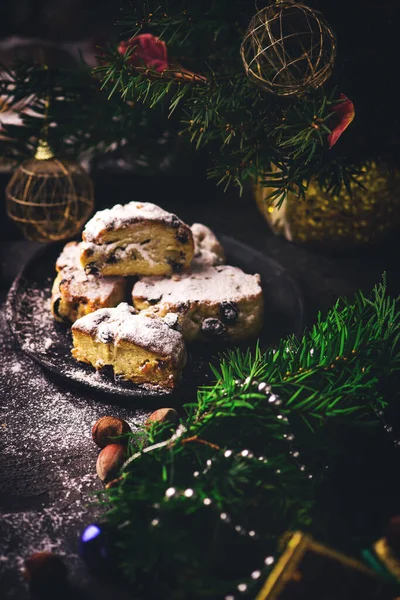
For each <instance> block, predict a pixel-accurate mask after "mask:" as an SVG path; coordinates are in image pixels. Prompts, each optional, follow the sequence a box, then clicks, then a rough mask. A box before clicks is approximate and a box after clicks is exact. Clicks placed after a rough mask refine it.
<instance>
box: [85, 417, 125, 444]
mask: <svg viewBox="0 0 400 600" xmlns="http://www.w3.org/2000/svg"><path fill="white" fill-rule="evenodd" d="M127 433H131V428H130V427H129V425H128V423H127V422H126V421H124V420H123V419H120V418H119V417H101V419H99V420H98V421H97V422H96V423H95V424H94V425H93V427H92V439H93V441H94V443H95V444H97V446H99V447H100V448H105V447H106V446H108V444H115V443H116V442H118V443H119V444H126V443H127V442H128V437H125V439H116V438H118V437H119V436H121V435H126V434H127Z"/></svg>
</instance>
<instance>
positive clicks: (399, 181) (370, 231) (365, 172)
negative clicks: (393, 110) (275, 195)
mask: <svg viewBox="0 0 400 600" xmlns="http://www.w3.org/2000/svg"><path fill="white" fill-rule="evenodd" d="M357 180H358V183H356V182H353V181H351V183H350V190H351V195H350V193H349V192H348V191H347V190H343V191H342V192H341V193H340V194H332V193H329V192H326V191H323V190H321V188H320V187H319V185H318V183H317V182H316V181H315V180H311V182H310V184H309V186H308V189H307V191H306V192H305V198H304V199H303V198H299V197H298V196H297V195H296V194H295V193H289V194H288V196H287V197H286V199H285V200H284V202H283V204H282V206H281V207H280V208H278V207H276V206H275V205H274V202H273V201H272V200H271V199H270V198H269V196H270V194H271V191H272V189H271V188H268V187H263V186H261V185H259V184H256V186H255V198H256V202H257V205H258V208H259V210H260V211H261V213H262V214H263V215H264V217H265V219H266V221H267V222H268V224H269V226H270V228H271V229H272V231H273V232H274V233H275V234H276V235H282V236H283V237H285V238H286V239H287V240H289V241H291V242H295V243H300V244H306V245H309V246H314V247H319V248H324V249H332V250H346V249H350V248H352V247H356V246H360V245H364V244H369V243H374V242H378V241H379V240H381V239H382V238H384V237H385V235H387V234H388V233H389V232H390V231H391V230H393V229H395V228H398V227H399V225H400V172H399V171H398V170H392V169H389V168H388V167H387V166H386V165H383V164H378V163H376V162H374V161H372V162H370V163H367V164H365V165H364V166H363V167H362V169H361V174H360V175H359V176H358V177H357ZM359 184H361V185H359Z"/></svg>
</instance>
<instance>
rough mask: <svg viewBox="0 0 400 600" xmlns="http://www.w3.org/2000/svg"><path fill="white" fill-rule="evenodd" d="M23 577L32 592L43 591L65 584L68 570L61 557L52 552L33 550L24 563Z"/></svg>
mask: <svg viewBox="0 0 400 600" xmlns="http://www.w3.org/2000/svg"><path fill="white" fill-rule="evenodd" d="M24 566H25V569H24V572H23V575H24V579H25V580H26V582H27V583H28V585H29V587H30V589H31V591H32V592H33V593H36V594H37V593H44V592H46V591H47V592H48V591H50V590H52V589H54V588H57V589H59V586H60V585H63V586H65V585H66V583H67V579H68V571H67V567H66V566H65V564H64V562H63V561H62V559H61V558H60V557H59V556H57V554H53V553H52V552H35V553H34V554H32V555H31V556H29V557H28V558H27V559H25V563H24Z"/></svg>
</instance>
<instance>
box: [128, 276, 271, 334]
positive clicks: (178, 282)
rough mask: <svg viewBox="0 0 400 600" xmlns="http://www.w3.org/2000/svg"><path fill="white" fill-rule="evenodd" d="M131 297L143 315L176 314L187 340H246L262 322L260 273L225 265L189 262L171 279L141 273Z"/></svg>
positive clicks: (256, 331)
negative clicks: (189, 264) (190, 263)
mask: <svg viewBox="0 0 400 600" xmlns="http://www.w3.org/2000/svg"><path fill="white" fill-rule="evenodd" d="M132 300H133V304H134V306H135V308H137V309H138V310H141V311H142V310H143V311H144V312H145V314H149V315H157V316H159V317H164V315H166V314H168V313H176V314H177V315H178V320H179V324H180V326H181V331H182V334H183V337H184V338H185V340H186V341H193V340H203V341H220V340H228V341H232V342H236V341H240V340H245V339H248V338H252V337H254V336H256V335H257V334H258V333H259V332H260V329H261V327H262V323H263V307H264V302H263V292H262V288H261V285H260V276H259V275H247V274H246V273H244V272H243V271H242V270H241V269H239V268H237V267H231V266H228V265H221V266H216V267H214V266H207V265H206V266H202V265H194V266H193V267H192V268H191V269H190V271H186V272H185V273H181V274H179V275H174V276H173V277H172V278H166V277H144V278H142V279H141V280H139V281H138V282H136V283H135V285H134V286H133V290H132Z"/></svg>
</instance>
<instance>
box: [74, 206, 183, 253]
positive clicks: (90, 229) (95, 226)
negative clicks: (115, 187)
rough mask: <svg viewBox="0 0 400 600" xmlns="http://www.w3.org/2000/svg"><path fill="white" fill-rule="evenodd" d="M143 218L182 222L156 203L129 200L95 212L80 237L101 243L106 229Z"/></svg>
mask: <svg viewBox="0 0 400 600" xmlns="http://www.w3.org/2000/svg"><path fill="white" fill-rule="evenodd" d="M143 219H146V220H151V221H162V222H164V223H167V224H168V225H172V224H173V225H174V226H179V225H180V224H181V223H182V221H181V220H180V219H179V218H178V217H177V216H176V215H174V214H172V213H169V212H167V211H165V210H163V209H162V208H160V207H159V206H157V205H156V204H152V203H150V202H129V203H128V204H115V206H113V207H112V208H106V209H105V210H101V211H99V212H97V213H96V214H95V215H94V216H93V217H92V218H91V219H90V221H88V222H87V223H86V226H85V228H84V230H83V234H82V237H83V240H84V241H85V242H94V243H101V241H102V237H103V235H104V234H105V233H106V232H107V231H110V230H111V229H123V228H126V227H129V226H130V225H132V224H133V223H135V222H137V221H141V220H143Z"/></svg>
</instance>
